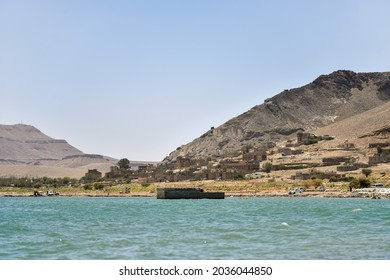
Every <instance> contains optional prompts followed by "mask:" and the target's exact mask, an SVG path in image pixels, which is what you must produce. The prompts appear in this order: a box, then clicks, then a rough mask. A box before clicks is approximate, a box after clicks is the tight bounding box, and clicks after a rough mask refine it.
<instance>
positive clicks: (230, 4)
mask: <svg viewBox="0 0 390 280" xmlns="http://www.w3.org/2000/svg"><path fill="white" fill-rule="evenodd" d="M389 11H390V1H385V0H383V1H377V0H371V1H361V0H357V1H352V0H351V1H346V0H329V1H303V0H302V1H294V0H291V1H287V0H286V1H283V0H273V1H266V0H257V1H254V0H237V1H232V0H224V1H222V0H221V1H218V0H181V1H179V0H176V1H173V0H164V1H160V0H139V1H138V0H57V1H55V0H34V1H32V0H0V104H1V107H0V124H17V123H23V124H29V125H33V126H35V127H37V128H38V129H40V130H41V131H42V132H43V133H45V134H46V135H48V136H50V137H53V138H56V139H66V140H67V141H68V142H69V143H70V144H71V145H73V146H75V147H76V148H78V149H80V150H82V151H83V152H85V153H91V154H103V155H106V156H111V157H114V158H117V159H120V158H128V159H130V160H144V161H161V160H162V159H163V158H164V157H165V156H167V155H168V154H169V153H170V152H171V151H173V150H175V149H176V148H177V147H179V146H181V145H182V144H186V143H188V142H190V141H192V140H193V139H195V138H197V137H199V136H200V135H202V134H203V133H204V132H206V131H207V130H209V129H210V127H212V126H214V127H218V126H219V125H221V124H223V123H224V122H226V121H228V120H229V119H231V118H233V117H235V116H237V115H239V114H241V113H244V112H246V111H247V110H249V109H250V108H252V107H254V106H255V105H258V104H261V103H263V102H264V100H265V99H266V98H269V97H272V96H274V95H276V94H278V93H279V92H281V91H283V90H284V89H291V88H296V87H300V86H303V85H305V84H307V83H310V82H311V81H313V80H314V79H315V78H317V77H318V76H319V75H322V74H329V73H331V72H333V71H336V70H339V69H345V70H352V71H355V72H381V71H390V55H389V50H390V34H389V33H390V28H389V27H390V17H389Z"/></svg>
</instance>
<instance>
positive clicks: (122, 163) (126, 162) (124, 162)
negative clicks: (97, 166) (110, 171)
mask: <svg viewBox="0 0 390 280" xmlns="http://www.w3.org/2000/svg"><path fill="white" fill-rule="evenodd" d="M117 165H118V166H119V168H120V169H129V167H130V161H129V160H128V159H127V158H122V159H120V160H119V161H118V163H117Z"/></svg>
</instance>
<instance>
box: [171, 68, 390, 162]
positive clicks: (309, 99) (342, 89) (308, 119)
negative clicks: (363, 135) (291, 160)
mask: <svg viewBox="0 0 390 280" xmlns="http://www.w3.org/2000/svg"><path fill="white" fill-rule="evenodd" d="M388 101H390V72H383V73H355V72H352V71H345V70H339V71H335V72H333V73H331V74H329V75H322V76H320V77H318V78H317V79H315V80H314V81H313V82H311V83H309V84H307V85H305V86H302V87H300V88H295V89H290V90H285V91H283V92H281V93H279V94H277V95H276V96H274V97H272V98H269V99H267V100H265V101H264V103H262V104H260V105H257V106H255V107H253V108H252V109H250V110H249V111H247V112H245V113H243V114H241V115H239V116H237V117H235V118H233V119H231V120H229V121H227V122H226V123H224V124H223V125H221V126H219V127H217V128H212V129H210V130H209V131H207V132H206V133H204V134H203V135H202V136H200V137H199V138H196V139H195V140H193V141H192V142H190V143H188V144H185V145H182V146H181V147H179V148H178V149H176V150H175V151H173V152H172V153H170V155H169V156H168V157H167V158H166V159H165V162H169V161H172V160H175V159H176V158H177V157H178V156H184V157H192V158H207V157H226V156H228V155H229V154H234V153H237V152H238V151H240V150H241V149H242V147H243V146H245V145H251V146H260V145H262V144H263V143H265V142H267V141H272V142H278V141H281V140H283V139H287V138H291V137H292V136H294V135H295V134H296V133H297V132H299V131H309V130H315V129H318V128H321V127H324V126H327V125H329V124H332V123H337V122H340V121H342V120H344V119H347V118H351V117H353V116H356V115H359V114H361V113H363V112H365V111H368V110H371V109H373V108H376V107H378V106H380V105H383V104H385V103H386V102H388Z"/></svg>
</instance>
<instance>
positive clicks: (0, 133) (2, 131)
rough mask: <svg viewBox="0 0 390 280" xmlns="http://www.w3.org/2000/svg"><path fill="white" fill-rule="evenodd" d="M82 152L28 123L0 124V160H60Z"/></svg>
mask: <svg viewBox="0 0 390 280" xmlns="http://www.w3.org/2000/svg"><path fill="white" fill-rule="evenodd" d="M82 154H83V152H81V151H80V150H78V149H76V148H75V147H73V146H71V145H69V144H68V143H67V142H66V141H65V140H57V139H53V138H50V137H49V136H47V135H45V134H43V133H42V132H41V131H40V130H38V129H37V128H35V127H33V126H30V125H23V124H17V125H0V160H3V161H4V160H13V161H18V162H26V163H28V162H31V161H36V160H42V159H46V160H60V159H62V158H64V157H67V156H73V155H82Z"/></svg>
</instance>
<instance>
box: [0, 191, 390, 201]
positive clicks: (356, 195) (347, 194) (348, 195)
mask: <svg viewBox="0 0 390 280" xmlns="http://www.w3.org/2000/svg"><path fill="white" fill-rule="evenodd" d="M0 197H35V196H34V195H33V194H27V193H25V194H17V193H4V192H3V193H2V192H0ZM37 197H38V198H39V197H118V198H120V197H122V198H123V197H128V198H134V197H148V198H156V197H157V195H156V193H129V194H109V193H106V194H104V193H101V194H98V193H94V194H91V193H69V194H59V195H53V196H48V195H42V196H37ZM251 197H261V198H267V197H269V198H271V197H291V198H299V197H304V198H369V199H381V198H383V199H390V194H380V193H368V192H367V193H362V192H303V193H300V194H294V195H291V194H288V193H284V192H276V191H275V192H264V193H261V192H256V193H253V192H225V198H251Z"/></svg>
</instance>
